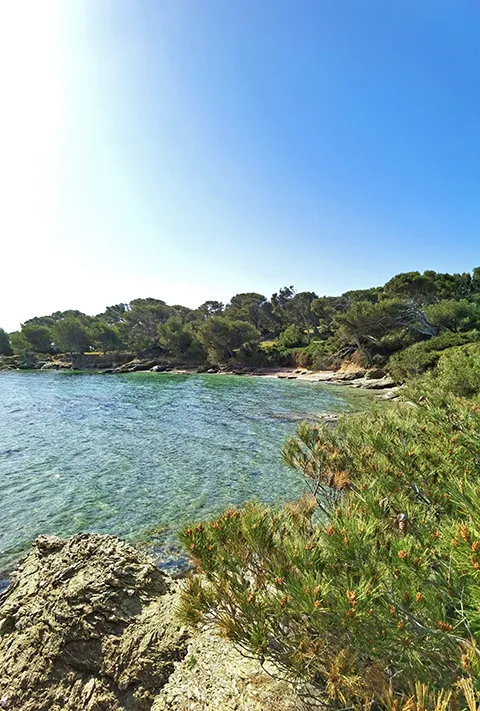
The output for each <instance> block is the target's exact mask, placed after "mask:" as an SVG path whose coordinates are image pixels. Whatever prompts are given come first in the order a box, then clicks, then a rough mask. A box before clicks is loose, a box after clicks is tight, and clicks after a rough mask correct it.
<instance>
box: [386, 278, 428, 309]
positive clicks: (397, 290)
mask: <svg viewBox="0 0 480 711" xmlns="http://www.w3.org/2000/svg"><path fill="white" fill-rule="evenodd" d="M434 275H435V272H426V273H425V274H420V272H406V273H404V274H397V275H396V276H394V277H393V279H390V281H387V283H386V284H385V286H384V287H383V290H384V294H385V296H386V298H389V299H390V298H401V299H410V300H412V301H414V302H415V303H416V304H419V305H425V304H428V303H431V302H432V301H435V298H436V294H437V288H436V285H435V276H434Z"/></svg>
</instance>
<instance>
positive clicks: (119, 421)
mask: <svg viewBox="0 0 480 711" xmlns="http://www.w3.org/2000/svg"><path fill="white" fill-rule="evenodd" d="M346 407H348V405H347V403H346V402H345V401H344V400H342V398H341V395H340V394H339V392H338V391H336V392H334V391H333V389H332V388H328V387H325V386H321V385H312V384H310V383H300V382H291V381H290V382H287V381H284V380H275V379H270V378H269V379H264V378H249V377H240V376H218V375H213V376H212V375H196V376H180V375H167V374H162V375H156V374H150V373H145V374H141V373H136V374H134V375H121V376H100V375H79V374H71V373H0V507H1V510H0V578H2V577H5V575H7V574H8V571H9V570H10V569H11V566H12V563H13V561H14V560H15V559H16V558H18V557H19V555H21V554H22V552H23V551H24V550H25V549H26V548H27V547H28V546H29V545H30V543H31V542H32V540H33V539H34V538H35V537H36V536H37V535H39V534H42V533H47V534H57V535H71V534H73V533H75V532H78V531H81V530H88V531H96V532H100V533H113V534H116V535H118V536H123V537H126V538H128V539H130V540H136V539H144V540H145V541H149V542H150V543H152V545H154V546H156V550H157V552H159V554H160V555H165V556H166V555H167V553H168V551H169V550H170V552H171V550H172V546H173V550H174V547H175V544H174V543H173V541H175V536H174V531H175V528H176V527H178V526H179V525H180V524H181V523H182V522H185V521H186V520H191V519H198V518H201V517H204V516H207V515H208V514H212V513H215V512H218V511H220V510H221V509H223V508H224V507H226V506H228V505H232V504H233V505H240V504H242V503H243V502H244V501H245V500H247V499H249V498H251V497H254V496H256V497H259V498H261V499H263V500H265V501H269V502H274V501H281V500H285V499H287V498H290V497H292V496H294V495H296V494H298V493H299V492H300V491H301V489H302V482H301V480H300V478H299V476H298V475H297V474H295V472H292V471H290V470H289V469H287V468H286V467H285V466H284V465H283V464H282V462H281V460H280V456H279V450H280V447H281V444H282V442H283V441H284V440H285V438H286V437H287V436H288V435H290V434H292V433H293V431H294V429H295V426H296V424H297V422H298V420H299V419H301V418H302V417H308V416H311V415H312V414H313V413H318V412H336V411H340V410H342V409H345V408H346Z"/></svg>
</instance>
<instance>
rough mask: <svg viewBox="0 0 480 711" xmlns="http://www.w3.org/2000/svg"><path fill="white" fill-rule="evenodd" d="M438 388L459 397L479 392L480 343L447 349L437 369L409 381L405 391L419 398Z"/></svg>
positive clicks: (470, 395)
mask: <svg viewBox="0 0 480 711" xmlns="http://www.w3.org/2000/svg"><path fill="white" fill-rule="evenodd" d="M437 390H441V391H442V392H448V393H453V394H454V395H457V396H462V397H472V396H474V395H478V394H480V343H471V344H469V345H467V346H462V347H457V348H451V349H449V350H446V351H445V352H444V353H443V354H442V355H441V356H440V358H439V360H438V365H437V367H436V369H435V370H434V371H433V372H430V373H426V375H424V376H423V378H420V379H419V380H417V381H415V380H414V381H412V382H411V383H410V384H409V387H408V389H407V391H406V392H407V394H408V395H409V396H410V397H411V398H414V397H417V399H418V398H422V397H423V396H429V395H430V393H431V392H436V391H437Z"/></svg>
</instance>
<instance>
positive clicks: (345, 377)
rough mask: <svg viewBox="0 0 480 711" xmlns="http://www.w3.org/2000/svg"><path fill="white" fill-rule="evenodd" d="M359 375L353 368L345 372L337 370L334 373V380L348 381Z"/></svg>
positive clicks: (355, 378)
mask: <svg viewBox="0 0 480 711" xmlns="http://www.w3.org/2000/svg"><path fill="white" fill-rule="evenodd" d="M360 377H361V376H360V375H358V373H357V372H354V371H353V370H351V371H347V372H343V371H341V370H339V371H338V373H335V380H337V381H338V380H340V381H341V382H350V381H351V380H357V379H358V378H360Z"/></svg>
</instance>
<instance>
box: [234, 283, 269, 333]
mask: <svg viewBox="0 0 480 711" xmlns="http://www.w3.org/2000/svg"><path fill="white" fill-rule="evenodd" d="M225 316H226V317H227V318H229V319H232V320H233V321H247V322H248V323H251V324H252V326H254V327H255V328H256V329H257V330H258V331H260V333H261V334H262V335H266V334H267V333H269V332H270V330H271V328H272V321H273V316H272V305H271V304H270V303H269V302H268V301H267V299H266V298H265V296H263V295H262V294H257V293H255V292H249V293H245V294H237V295H236V296H232V298H231V300H230V303H229V304H227V306H226V307H225Z"/></svg>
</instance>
